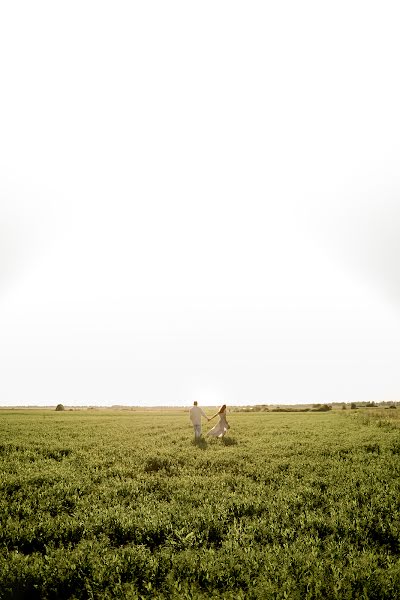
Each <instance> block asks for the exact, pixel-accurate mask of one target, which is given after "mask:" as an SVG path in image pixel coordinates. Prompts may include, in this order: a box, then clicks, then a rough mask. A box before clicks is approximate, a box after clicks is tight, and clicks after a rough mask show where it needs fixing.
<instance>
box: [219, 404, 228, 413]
mask: <svg viewBox="0 0 400 600" xmlns="http://www.w3.org/2000/svg"><path fill="white" fill-rule="evenodd" d="M224 410H226V404H223V405H222V406H221V408H220V409H219V411H218V413H222V412H224Z"/></svg>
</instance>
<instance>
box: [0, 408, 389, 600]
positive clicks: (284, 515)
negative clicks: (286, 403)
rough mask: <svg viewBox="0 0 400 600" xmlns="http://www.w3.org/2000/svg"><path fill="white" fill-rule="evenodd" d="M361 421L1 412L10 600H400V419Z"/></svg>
mask: <svg viewBox="0 0 400 600" xmlns="http://www.w3.org/2000/svg"><path fill="white" fill-rule="evenodd" d="M353 412H355V411H352V412H351V413H350V411H349V412H346V411H344V412H343V411H337V412H336V411H332V412H330V413H304V414H301V413H294V414H290V413H257V414H251V413H242V414H241V413H236V414H232V415H230V417H229V421H230V424H231V430H230V432H229V433H230V436H229V437H227V438H224V439H223V440H211V441H207V440H203V441H202V442H201V443H200V444H194V442H193V439H192V438H193V432H192V430H191V428H190V427H189V424H188V415H187V414H186V413H184V412H182V411H175V412H173V411H165V412H158V413H157V412H154V413H149V412H143V413H140V412H124V411H119V412H107V411H81V412H68V411H66V412H57V413H56V412H50V411H8V412H7V411H0V428H1V429H0V431H1V438H0V472H1V483H2V485H1V494H0V525H1V527H0V598H1V599H17V598H18V599H24V598H26V599H28V598H29V599H33V600H34V599H39V598H40V599H44V600H46V599H53V598H54V599H58V598H60V599H62V598H65V599H77V598H99V599H100V598H105V599H107V598H131V599H134V598H135V599H138V598H159V599H162V598H164V599H169V598H177V599H178V598H179V599H181V598H199V599H201V598H203V599H205V598H227V599H229V598H232V599H237V598H239V599H240V598H243V599H244V598H245V599H246V600H247V599H250V600H251V599H263V600H264V599H265V598H293V599H299V600H300V599H301V600H303V599H305V598H308V599H311V598H323V597H325V598H337V599H343V598H348V599H353V598H360V599H361V598H364V599H365V598H376V599H379V600H382V599H388V600H393V599H396V598H400V591H399V590H400V559H399V551H400V477H399V475H400V461H399V454H400V444H399V437H398V428H397V427H395V426H394V425H393V424H394V423H397V420H396V419H395V418H394V416H395V414H396V415H397V411H395V410H393V411H383V412H384V413H385V415H384V418H385V419H387V420H388V423H389V425H390V426H389V425H385V423H383V425H382V422H381V421H382V418H383V417H382V416H381V415H380V414H376V415H375V412H370V409H369V410H368V411H357V412H356V414H353ZM389 413H390V415H389ZM393 413H395V414H393ZM392 417H393V418H392Z"/></svg>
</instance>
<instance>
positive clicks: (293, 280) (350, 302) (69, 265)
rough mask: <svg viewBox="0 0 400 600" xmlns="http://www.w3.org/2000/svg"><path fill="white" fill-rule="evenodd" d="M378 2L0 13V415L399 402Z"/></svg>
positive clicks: (395, 174) (399, 216) (398, 216)
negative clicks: (92, 408)
mask: <svg viewBox="0 0 400 600" xmlns="http://www.w3.org/2000/svg"><path fill="white" fill-rule="evenodd" d="M397 6H398V3H397V2H384V1H383V2H382V1H380V2H368V1H367V2H366V1H363V2H354V1H351V0H346V1H338V2H330V3H326V2H320V1H315V2H309V1H305V2H294V1H293V2H265V1H264V2H235V1H232V0H231V1H229V2H222V1H221V2H219V1H218V0H213V1H212V2H211V1H207V0H203V1H202V2H188V1H185V2H183V1H182V2H174V1H171V2H165V1H162V2H161V1H160V2H157V1H150V2H145V1H143V2H99V1H97V2H88V1H85V0H79V2H75V1H70V2H64V3H61V2H54V1H49V2H42V1H40V0H39V1H37V2H19V1H15V2H5V3H3V4H2V7H1V10H0V61H1V62H0V85H1V94H0V120H1V121H0V202H1V204H0V405H11V404H23V405H27V404H51V405H53V404H57V403H58V402H62V403H65V404H69V405H73V404H79V405H80V404H87V405H95V404H99V405H110V404H125V403H126V404H134V405H153V404H156V405H164V404H165V405H171V404H173V405H180V404H190V403H192V402H193V400H195V399H197V400H198V401H199V403H201V404H204V405H206V404H219V403H222V402H226V403H227V404H228V405H229V404H252V403H297V402H330V401H337V402H341V401H345V402H350V401H360V400H375V401H379V400H400V378H399V359H400V269H399V257H400V236H399V231H400V169H399V164H400V163H399V159H400V110H399V106H400V80H399V77H398V57H399V56H400V36H399V34H398V23H399V10H398V8H397Z"/></svg>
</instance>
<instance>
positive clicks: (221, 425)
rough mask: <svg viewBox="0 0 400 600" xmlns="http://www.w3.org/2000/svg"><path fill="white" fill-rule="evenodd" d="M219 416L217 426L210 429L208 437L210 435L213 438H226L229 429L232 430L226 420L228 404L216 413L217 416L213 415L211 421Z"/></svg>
mask: <svg viewBox="0 0 400 600" xmlns="http://www.w3.org/2000/svg"><path fill="white" fill-rule="evenodd" d="M217 415H219V421H218V423H217V424H216V425H215V427H213V428H212V429H210V431H208V432H207V435H210V436H212V437H224V435H225V434H226V432H227V431H228V429H230V426H229V423H228V421H227V420H226V404H223V405H222V406H221V408H220V409H219V411H218V412H217V413H215V415H213V416H212V417H211V419H213V418H214V417H216V416H217Z"/></svg>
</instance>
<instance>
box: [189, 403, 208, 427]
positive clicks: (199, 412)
mask: <svg viewBox="0 0 400 600" xmlns="http://www.w3.org/2000/svg"><path fill="white" fill-rule="evenodd" d="M189 415H190V420H191V421H192V423H193V425H201V417H202V416H203V417H204V418H205V419H207V418H208V417H207V415H206V413H205V412H204V410H203V409H201V408H200V406H192V408H191V409H190V410H189Z"/></svg>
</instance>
